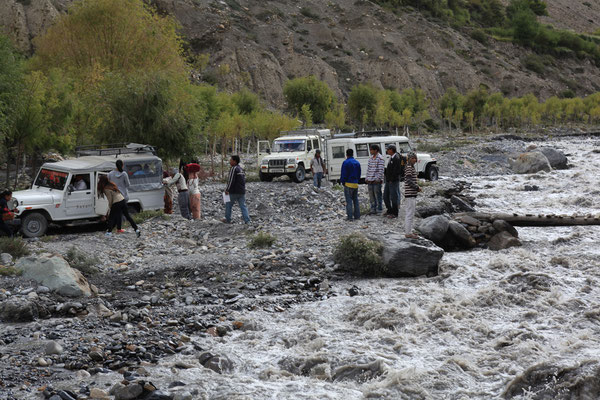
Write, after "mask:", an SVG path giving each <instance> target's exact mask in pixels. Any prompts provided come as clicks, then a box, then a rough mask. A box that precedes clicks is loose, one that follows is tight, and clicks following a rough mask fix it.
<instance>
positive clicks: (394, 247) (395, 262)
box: [382, 235, 444, 278]
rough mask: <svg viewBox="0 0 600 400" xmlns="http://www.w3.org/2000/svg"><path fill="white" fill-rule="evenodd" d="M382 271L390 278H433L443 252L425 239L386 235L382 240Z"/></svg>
mask: <svg viewBox="0 0 600 400" xmlns="http://www.w3.org/2000/svg"><path fill="white" fill-rule="evenodd" d="M382 243H383V254H382V257H383V265H384V267H383V271H384V275H385V276H388V277H392V278H397V277H407V276H408V277H411V276H421V275H427V276H435V275H437V272H438V265H439V263H440V260H441V259H442V256H443V255H444V250H443V249H441V248H439V247H438V246H436V245H435V244H434V243H433V242H431V241H429V240H426V239H406V238H404V237H403V236H401V235H388V236H387V237H386V238H385V239H384V240H383V242H382Z"/></svg>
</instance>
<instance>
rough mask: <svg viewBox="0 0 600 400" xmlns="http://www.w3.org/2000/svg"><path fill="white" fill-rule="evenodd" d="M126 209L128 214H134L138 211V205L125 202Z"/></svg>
mask: <svg viewBox="0 0 600 400" xmlns="http://www.w3.org/2000/svg"><path fill="white" fill-rule="evenodd" d="M127 211H129V215H135V214H137V213H139V212H140V206H139V205H137V203H132V204H127Z"/></svg>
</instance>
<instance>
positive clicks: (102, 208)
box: [92, 171, 108, 215]
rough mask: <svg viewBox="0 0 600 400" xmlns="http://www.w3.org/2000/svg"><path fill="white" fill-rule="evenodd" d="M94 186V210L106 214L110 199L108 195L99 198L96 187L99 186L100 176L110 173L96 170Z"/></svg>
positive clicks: (98, 213)
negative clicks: (107, 197)
mask: <svg viewBox="0 0 600 400" xmlns="http://www.w3.org/2000/svg"><path fill="white" fill-rule="evenodd" d="M94 175H95V176H94V187H93V190H92V193H93V194H94V196H93V199H94V210H95V213H96V215H106V214H107V213H108V200H107V199H106V197H100V198H98V194H97V193H96V188H97V187H98V178H100V176H102V175H108V173H106V172H100V171H96V172H94Z"/></svg>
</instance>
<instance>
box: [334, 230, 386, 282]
mask: <svg viewBox="0 0 600 400" xmlns="http://www.w3.org/2000/svg"><path fill="white" fill-rule="evenodd" d="M382 252H383V245H382V244H381V243H378V242H375V241H373V240H370V239H368V238H366V237H365V236H364V235H362V234H360V233H356V232H355V233H351V234H350V235H347V236H343V237H342V238H341V239H340V242H339V244H338V245H337V247H336V249H335V251H334V253H333V258H334V261H335V262H336V263H337V264H340V268H341V269H343V270H345V271H350V272H354V273H358V274H360V275H367V276H369V275H377V274H379V273H380V272H381V271H382V270H383V258H382V256H381V255H382Z"/></svg>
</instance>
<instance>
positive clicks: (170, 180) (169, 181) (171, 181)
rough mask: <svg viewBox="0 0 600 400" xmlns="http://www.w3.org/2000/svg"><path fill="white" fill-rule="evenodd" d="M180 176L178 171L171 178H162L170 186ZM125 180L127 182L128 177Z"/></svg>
mask: <svg viewBox="0 0 600 400" xmlns="http://www.w3.org/2000/svg"><path fill="white" fill-rule="evenodd" d="M180 176H181V174H180V173H179V172H178V173H176V174H175V175H173V177H172V178H171V179H163V182H164V183H165V184H166V185H168V186H171V185H173V184H174V183H177V181H178V180H179V177H180ZM127 181H128V182H129V178H127Z"/></svg>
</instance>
